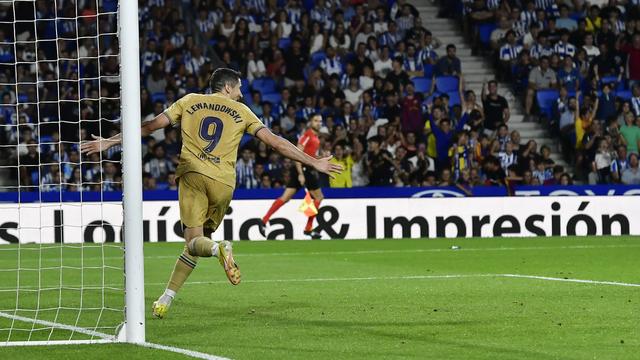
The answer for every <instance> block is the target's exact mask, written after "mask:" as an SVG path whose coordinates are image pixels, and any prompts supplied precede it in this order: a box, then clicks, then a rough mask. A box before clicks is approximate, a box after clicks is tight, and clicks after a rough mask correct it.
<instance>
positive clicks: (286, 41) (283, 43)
mask: <svg viewBox="0 0 640 360" xmlns="http://www.w3.org/2000/svg"><path fill="white" fill-rule="evenodd" d="M290 46H291V38H280V40H278V47H279V48H280V49H283V50H286V49H288V48H289V47H290Z"/></svg>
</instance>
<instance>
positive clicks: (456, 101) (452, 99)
mask: <svg viewBox="0 0 640 360" xmlns="http://www.w3.org/2000/svg"><path fill="white" fill-rule="evenodd" d="M447 95H449V107H453V105H460V104H462V102H461V101H460V93H459V92H457V91H449V92H448V93H447Z"/></svg>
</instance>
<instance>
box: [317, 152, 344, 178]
mask: <svg viewBox="0 0 640 360" xmlns="http://www.w3.org/2000/svg"><path fill="white" fill-rule="evenodd" d="M331 159H333V155H332V156H327V157H323V158H319V159H317V160H316V162H315V163H314V164H313V167H314V168H315V169H316V170H318V171H319V172H321V173H325V174H327V175H329V177H331V178H332V179H334V178H335V174H339V173H341V172H342V170H343V169H342V165H340V164H334V163H332V162H330V160H331Z"/></svg>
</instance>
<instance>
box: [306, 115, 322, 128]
mask: <svg viewBox="0 0 640 360" xmlns="http://www.w3.org/2000/svg"><path fill="white" fill-rule="evenodd" d="M309 125H310V126H311V128H312V129H313V130H315V131H319V130H320V126H322V117H321V116H319V115H316V116H314V117H313V118H311V121H310V124H309Z"/></svg>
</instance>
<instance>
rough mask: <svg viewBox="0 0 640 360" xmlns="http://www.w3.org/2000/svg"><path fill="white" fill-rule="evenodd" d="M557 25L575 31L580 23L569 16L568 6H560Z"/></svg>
mask: <svg viewBox="0 0 640 360" xmlns="http://www.w3.org/2000/svg"><path fill="white" fill-rule="evenodd" d="M556 26H557V27H558V28H560V29H566V30H568V31H574V30H576V29H577V28H578V23H577V22H576V21H575V20H573V19H572V18H570V17H569V7H568V6H566V5H561V6H560V17H559V18H558V19H556Z"/></svg>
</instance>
